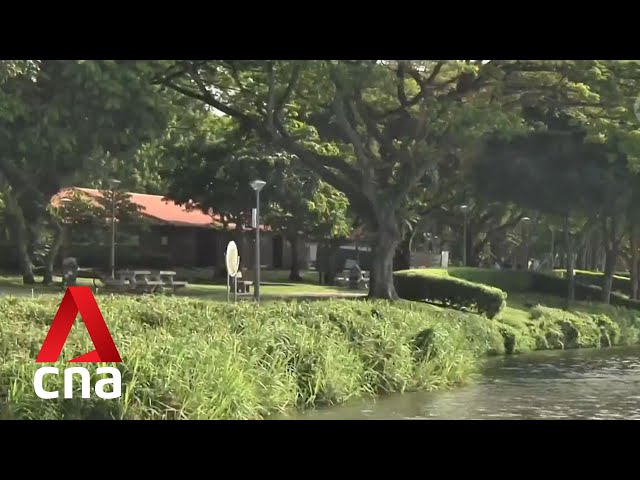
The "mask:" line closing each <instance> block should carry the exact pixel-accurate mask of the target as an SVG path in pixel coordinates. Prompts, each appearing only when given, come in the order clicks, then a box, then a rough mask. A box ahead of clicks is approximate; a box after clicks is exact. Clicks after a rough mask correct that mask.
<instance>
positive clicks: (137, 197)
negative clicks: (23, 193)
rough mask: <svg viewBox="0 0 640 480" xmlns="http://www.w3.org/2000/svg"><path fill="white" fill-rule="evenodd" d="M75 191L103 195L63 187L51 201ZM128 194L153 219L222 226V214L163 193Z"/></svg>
mask: <svg viewBox="0 0 640 480" xmlns="http://www.w3.org/2000/svg"><path fill="white" fill-rule="evenodd" d="M74 191H77V192H82V193H84V194H85V195H87V196H88V197H89V198H91V199H93V200H94V201H95V199H97V198H101V197H102V193H101V192H100V190H96V189H94V188H80V187H70V188H65V189H63V190H61V191H60V192H59V193H58V194H57V195H54V197H53V198H52V199H51V203H53V204H54V205H57V204H58V202H59V200H60V199H61V198H65V197H69V196H71V195H72V193H73V192H74ZM127 194H128V195H130V197H129V201H131V202H132V203H135V204H137V205H139V206H140V207H141V211H140V213H141V214H142V215H144V216H146V217H148V218H150V219H151V220H155V221H158V222H164V223H169V224H171V225H176V226H185V227H214V226H215V227H221V226H222V221H221V219H220V215H218V214H213V215H207V214H205V213H204V212H202V211H201V210H199V209H196V208H194V209H187V208H185V207H184V206H181V205H178V204H177V203H175V202H174V201H172V200H168V199H166V198H165V197H163V196H162V195H149V194H147V193H133V192H127ZM96 203H97V202H96ZM261 227H262V228H261V229H266V230H268V229H269V227H265V226H262V225H261ZM228 228H229V229H233V228H235V224H233V223H231V224H229V225H228ZM247 230H249V229H247Z"/></svg>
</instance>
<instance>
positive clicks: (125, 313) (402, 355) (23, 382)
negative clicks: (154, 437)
mask: <svg viewBox="0 0 640 480" xmlns="http://www.w3.org/2000/svg"><path fill="white" fill-rule="evenodd" d="M59 301H60V297H54V298H51V297H49V298H36V299H25V298H21V299H16V298H11V297H4V298H2V299H0V318H1V319H2V320H1V321H0V418H35V419H70V418H115V419H260V418H265V417H267V416H269V415H271V414H275V413H278V412H284V411H286V410H288V409H293V408H297V409H305V408H312V407H316V406H320V405H330V404H337V403H341V402H344V401H346V400H348V399H350V398H352V397H354V396H361V395H372V394H381V393H391V392H404V391H411V390H418V389H421V390H430V389H441V388H449V387H451V386H454V385H458V384H462V383H465V382H466V381H468V379H469V378H470V374H471V373H472V372H473V371H474V370H475V369H476V368H477V367H478V365H479V359H480V358H481V357H484V356H486V355H488V354H502V353H505V352H507V353H513V352H520V351H527V350H533V349H538V348H569V347H572V346H574V347H582V346H597V345H607V344H609V343H610V344H618V343H636V342H637V341H638V332H639V331H640V328H639V327H640V318H638V317H637V316H635V314H634V313H630V312H631V311H627V310H624V309H620V310H615V311H614V310H611V311H601V312H600V311H599V312H597V313H594V314H587V313H573V314H566V315H565V316H564V317H560V316H559V315H564V313H563V312H562V311H561V310H557V309H552V308H543V307H533V308H532V309H531V311H530V312H529V314H528V317H527V318H523V319H509V318H508V317H506V316H505V318H501V316H500V317H497V318H495V319H493V320H489V319H487V318H484V317H481V316H479V315H474V314H470V313H462V312H457V311H453V310H446V309H441V308H437V307H433V306H430V305H424V304H421V303H418V302H406V301H403V302H396V303H389V302H384V301H365V300H362V301H361V300H357V301H356V300H328V301H315V302H313V301H312V302H285V301H280V302H271V303H268V304H264V305H262V306H260V307H259V308H257V307H256V306H255V305H253V304H251V303H238V304H227V303H222V302H207V301H202V300H197V299H188V298H179V297H144V298H133V297H98V302H99V305H100V307H101V310H102V312H103V315H104V317H105V320H106V322H107V325H108V326H109V329H110V331H111V333H112V335H113V336H114V340H115V343H116V345H117V347H118V349H119V351H120V354H121V356H122V358H123V362H122V363H121V364H118V368H119V369H120V371H121V373H122V397H121V398H120V399H119V400H101V399H99V398H97V397H95V395H94V394H93V392H92V398H91V399H82V398H80V397H79V395H78V396H77V397H76V398H72V399H64V398H59V399H55V400H41V399H39V398H38V397H37V396H36V395H35V392H34V388H33V383H32V382H33V376H34V372H35V370H36V369H37V368H38V367H39V366H41V365H38V364H36V363H35V358H36V355H37V353H38V351H39V349H40V347H41V345H42V342H43V340H44V337H45V335H46V333H47V329H48V326H49V325H50V324H51V321H52V318H53V316H54V314H55V311H56V309H57V307H58V303H59ZM612 308H613V307H612ZM623 310H624V312H623ZM614 315H616V317H615V318H614ZM604 337H607V338H608V341H605V340H603V338H604ZM541 339H545V340H546V343H545V342H544V341H542V340H541ZM607 342H608V343H607ZM92 349H93V345H92V344H91V341H90V339H89V337H88V334H87V333H86V329H85V328H83V326H82V323H81V321H80V320H76V324H75V325H74V327H73V329H72V331H71V335H70V337H69V341H68V342H67V344H66V345H65V348H64V350H63V354H62V358H61V361H60V362H59V363H58V365H57V366H58V367H60V368H64V367H65V366H69V365H68V364H66V363H65V362H66V361H67V360H69V359H71V358H73V357H74V356H77V355H79V354H82V353H85V352H88V351H90V350H92ZM84 366H87V367H88V368H89V370H90V372H92V374H93V375H94V378H93V380H92V385H94V384H95V381H96V380H97V375H96V374H95V371H96V369H97V367H98V366H99V365H93V364H85V365H84ZM62 380H63V379H62V376H59V377H58V378H56V377H55V376H48V377H47V382H48V383H47V385H46V386H45V388H47V389H48V390H54V389H59V390H60V391H61V396H62V384H63V382H62ZM76 389H79V385H76Z"/></svg>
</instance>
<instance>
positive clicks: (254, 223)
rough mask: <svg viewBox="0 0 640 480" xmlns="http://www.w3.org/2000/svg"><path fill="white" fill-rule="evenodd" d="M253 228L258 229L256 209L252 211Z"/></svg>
mask: <svg viewBox="0 0 640 480" xmlns="http://www.w3.org/2000/svg"><path fill="white" fill-rule="evenodd" d="M251 226H252V227H253V228H258V211H257V210H256V209H255V208H252V209H251Z"/></svg>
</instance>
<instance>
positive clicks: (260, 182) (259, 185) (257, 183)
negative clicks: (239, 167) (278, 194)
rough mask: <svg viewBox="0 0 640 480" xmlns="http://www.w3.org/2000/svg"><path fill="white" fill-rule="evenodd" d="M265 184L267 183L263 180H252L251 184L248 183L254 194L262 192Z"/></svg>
mask: <svg viewBox="0 0 640 480" xmlns="http://www.w3.org/2000/svg"><path fill="white" fill-rule="evenodd" d="M266 184H267V182H265V181H264V180H254V181H253V182H251V183H249V185H251V188H253V189H254V190H255V191H256V192H259V191H260V190H262V188H263V187H264V186H265V185H266Z"/></svg>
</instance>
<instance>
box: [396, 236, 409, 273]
mask: <svg viewBox="0 0 640 480" xmlns="http://www.w3.org/2000/svg"><path fill="white" fill-rule="evenodd" d="M410 241H411V235H406V236H405V238H404V240H403V241H402V242H400V243H399V244H398V247H397V248H396V250H395V254H394V257H393V270H394V271H396V270H408V269H409V268H411V251H410V249H409V244H410Z"/></svg>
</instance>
